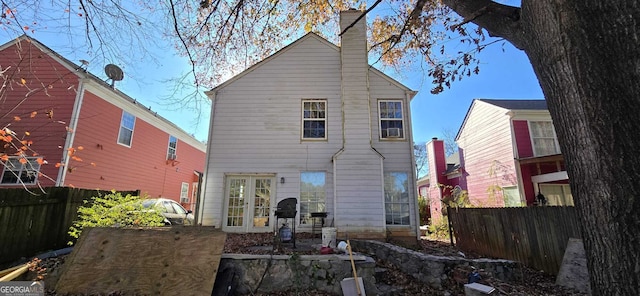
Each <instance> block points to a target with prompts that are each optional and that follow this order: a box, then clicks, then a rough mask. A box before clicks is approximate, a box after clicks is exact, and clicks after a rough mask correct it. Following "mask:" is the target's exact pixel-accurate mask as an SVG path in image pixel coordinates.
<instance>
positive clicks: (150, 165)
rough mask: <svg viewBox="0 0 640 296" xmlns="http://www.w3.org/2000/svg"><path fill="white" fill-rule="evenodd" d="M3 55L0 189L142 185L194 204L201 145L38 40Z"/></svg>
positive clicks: (18, 43) (20, 42)
mask: <svg viewBox="0 0 640 296" xmlns="http://www.w3.org/2000/svg"><path fill="white" fill-rule="evenodd" d="M0 53H1V54H0V72H1V73H2V74H1V75H2V76H1V77H0V79H2V82H3V83H5V85H6V87H4V88H3V89H2V90H1V91H0V96H1V99H2V103H1V104H2V105H1V106H2V111H1V116H0V129H1V130H2V131H1V132H0V134H1V136H2V138H1V139H2V140H3V144H4V148H3V150H2V151H0V158H1V162H2V169H1V170H0V173H1V174H0V188H15V187H25V188H30V190H32V191H36V190H37V189H36V188H37V187H48V186H71V187H77V188H88V189H102V190H111V189H115V190H140V192H141V194H145V195H148V196H150V197H166V198H171V199H174V200H176V201H179V202H181V203H182V204H183V205H184V206H185V208H187V209H193V208H194V205H195V200H194V197H196V196H197V193H198V191H199V189H198V188H200V180H201V176H202V172H203V171H204V162H205V145H204V144H203V143H202V142H200V141H198V140H196V139H195V138H193V137H192V136H190V135H189V134H187V133H186V132H185V131H183V130H182V129H180V128H178V127H177V126H176V125H174V124H172V123H171V122H169V121H167V120H166V119H164V118H162V117H161V116H159V115H157V114H156V113H155V112H152V111H151V110H150V109H149V108H147V107H145V106H142V105H141V104H139V103H138V102H137V101H136V100H135V99H133V98H131V97H129V96H127V95H126V94H124V93H122V92H120V91H118V90H117V89H115V88H114V87H113V86H112V84H111V83H107V82H105V80H103V79H101V78H99V77H97V76H95V75H93V74H91V73H88V72H87V71H86V70H85V69H83V67H82V66H80V65H77V64H74V63H72V62H70V61H69V60H67V59H65V58H64V57H62V56H60V55H59V54H57V53H55V52H53V51H52V50H51V49H49V48H48V47H46V46H45V45H43V44H42V43H40V42H38V41H37V40H35V39H32V38H30V37H27V36H22V37H20V38H17V39H15V40H12V41H11V42H8V43H6V44H4V45H1V46H0Z"/></svg>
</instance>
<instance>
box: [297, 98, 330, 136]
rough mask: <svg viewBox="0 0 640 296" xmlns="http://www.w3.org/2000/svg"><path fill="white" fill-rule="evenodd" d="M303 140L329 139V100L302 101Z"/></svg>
mask: <svg viewBox="0 0 640 296" xmlns="http://www.w3.org/2000/svg"><path fill="white" fill-rule="evenodd" d="M302 139H303V140H325V139H327V100H302Z"/></svg>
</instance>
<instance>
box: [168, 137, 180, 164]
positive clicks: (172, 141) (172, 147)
mask: <svg viewBox="0 0 640 296" xmlns="http://www.w3.org/2000/svg"><path fill="white" fill-rule="evenodd" d="M177 147H178V138H176V137H174V136H169V150H168V151H167V159H169V160H174V159H176V148H177Z"/></svg>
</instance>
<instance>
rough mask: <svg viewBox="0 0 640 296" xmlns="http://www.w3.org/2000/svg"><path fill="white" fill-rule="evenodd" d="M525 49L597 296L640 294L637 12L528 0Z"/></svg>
mask: <svg viewBox="0 0 640 296" xmlns="http://www.w3.org/2000/svg"><path fill="white" fill-rule="evenodd" d="M521 15H522V20H521V22H522V27H523V30H524V31H525V36H526V38H525V39H526V40H528V41H527V42H526V45H525V48H524V50H525V52H526V53H527V55H528V56H529V59H530V61H531V64H532V65H533V69H534V71H535V73H536V75H537V77H538V79H539V81H540V86H541V87H542V90H543V92H544V95H545V97H546V100H547V103H548V106H549V111H550V112H551V117H552V118H553V121H554V124H555V128H556V131H557V133H558V138H559V142H560V147H561V149H562V153H563V154H564V157H565V160H566V163H567V167H568V173H569V180H571V190H572V193H573V197H574V201H575V204H576V207H577V210H578V213H579V217H580V221H581V222H582V233H583V240H584V244H585V248H586V251H587V259H588V266H589V274H590V275H591V286H592V292H593V295H640V199H639V198H640V157H639V154H638V152H639V147H640V120H638V117H639V116H640V42H639V41H640V40H639V39H640V23H638V22H640V6H639V4H638V2H637V1H636V0H616V1H602V0H588V1H584V0H581V1H564V0H555V1H536V0H533V1H522V14H521Z"/></svg>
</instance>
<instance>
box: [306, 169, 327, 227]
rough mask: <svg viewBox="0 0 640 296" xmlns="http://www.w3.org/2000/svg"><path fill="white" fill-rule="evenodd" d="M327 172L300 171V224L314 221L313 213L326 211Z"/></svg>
mask: <svg viewBox="0 0 640 296" xmlns="http://www.w3.org/2000/svg"><path fill="white" fill-rule="evenodd" d="M324 186H325V173H324V172H302V173H300V224H301V225H304V224H306V225H310V224H311V223H312V219H311V213H316V212H325V211H326V208H325V197H326V196H325V189H324Z"/></svg>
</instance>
